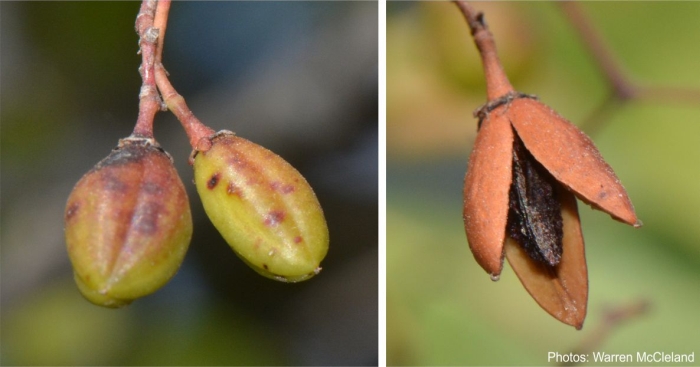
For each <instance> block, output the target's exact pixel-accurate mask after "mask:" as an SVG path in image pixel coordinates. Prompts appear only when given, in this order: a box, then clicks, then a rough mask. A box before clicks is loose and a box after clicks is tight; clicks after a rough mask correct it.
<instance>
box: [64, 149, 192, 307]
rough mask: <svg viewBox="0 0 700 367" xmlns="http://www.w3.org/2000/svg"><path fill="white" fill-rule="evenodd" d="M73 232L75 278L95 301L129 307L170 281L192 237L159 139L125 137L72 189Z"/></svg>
mask: <svg viewBox="0 0 700 367" xmlns="http://www.w3.org/2000/svg"><path fill="white" fill-rule="evenodd" d="M65 236H66V243H67V247H68V254H69V256H70V259H71V262H72V264H73V270H74V275H75V281H76V283H77V284H78V288H79V289H80V291H81V293H82V294H83V296H85V298H87V299H88V300H89V301H91V302H92V303H95V304H97V305H101V306H106V307H121V306H125V305H127V304H129V303H131V302H132V301H133V300H135V299H137V298H140V297H143V296H145V295H148V294H150V293H153V292H155V291H156V290H158V289H159V288H160V287H162V286H163V285H164V284H165V283H166V282H167V281H168V280H170V278H172V276H173V275H175V273H176V272H177V270H178V268H179V267H180V264H181V263H182V260H183V258H184V256H185V253H186V252H187V248H188V246H189V243H190V239H191V237H192V216H191V213H190V207H189V200H188V198H187V193H186V192H185V188H184V185H183V184H182V181H181V180H180V178H179V176H178V175H177V172H176V171H175V167H174V166H173V164H172V159H171V158H170V155H168V154H167V153H166V152H165V151H163V150H162V149H161V148H160V147H159V146H158V144H157V143H156V142H155V141H154V140H153V139H147V138H135V137H129V138H126V139H122V140H120V141H119V146H118V147H117V148H115V149H114V150H113V151H112V152H111V153H110V155H109V156H107V158H105V159H103V160H102V161H101V162H99V163H98V164H97V165H96V166H95V167H94V168H93V169H92V170H90V171H89V172H88V173H87V174H85V176H83V177H82V178H81V179H80V181H79V182H78V183H77V184H76V186H75V188H74V189H73V191H72V193H71V194H70V196H69V198H68V203H67V204H66V211H65Z"/></svg>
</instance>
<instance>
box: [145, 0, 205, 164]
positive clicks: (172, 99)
mask: <svg viewBox="0 0 700 367" xmlns="http://www.w3.org/2000/svg"><path fill="white" fill-rule="evenodd" d="M169 10H170V0H161V1H159V2H158V8H157V9H156V14H155V20H154V25H155V27H157V28H158V29H159V32H160V36H159V37H158V45H157V48H156V49H157V52H156V65H155V81H156V84H157V85H158V90H160V94H161V95H162V96H163V100H164V101H165V104H166V105H167V106H168V109H170V111H171V112H172V113H173V114H174V115H175V117H177V119H178V120H179V121H180V123H181V124H182V127H183V128H184V129H185V132H186V133H187V136H188V137H189V139H190V145H191V146H192V149H194V150H198V151H202V152H206V151H207V150H209V149H210V148H211V140H210V137H211V136H212V135H214V133H215V131H214V130H212V129H211V128H209V127H207V126H206V125H204V124H203V123H202V122H201V121H199V119H198V118H197V117H196V116H195V115H194V113H192V111H191V110H190V109H189V107H187V103H186V102H185V98H183V97H182V96H181V95H180V94H179V93H177V91H176V90H175V88H174V87H173V85H172V84H171V83H170V80H169V79H168V73H167V72H166V71H165V68H164V67H163V63H162V53H163V42H164V39H165V30H166V26H167V23H168V12H169Z"/></svg>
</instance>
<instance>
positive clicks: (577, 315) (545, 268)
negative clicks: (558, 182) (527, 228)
mask: <svg viewBox="0 0 700 367" xmlns="http://www.w3.org/2000/svg"><path fill="white" fill-rule="evenodd" d="M557 197H558V199H559V202H560V204H561V216H562V222H563V239H562V250H563V251H562V257H561V260H560V261H559V263H558V264H557V265H556V266H550V265H548V264H545V263H543V262H540V261H536V260H534V259H532V257H531V256H529V255H528V253H527V252H526V251H525V250H524V249H523V248H522V246H520V244H518V243H517V242H516V241H515V240H513V239H512V238H510V237H509V238H508V239H507V240H506V243H505V255H506V258H507V259H508V262H509V263H510V266H511V267H512V268H513V270H514V271H515V273H516V275H517V276H518V278H519V279H520V282H521V283H522V284H523V286H524V287H525V289H527V291H528V293H530V295H531V296H532V298H534V299H535V301H537V303H538V304H539V305H540V306H541V307H542V308H543V309H544V310H545V311H547V312H548V313H549V314H551V315H552V316H554V317H555V318H556V319H557V320H559V321H561V322H563V323H565V324H568V325H572V326H574V327H576V328H577V329H581V328H582V327H583V321H584V319H585V317H586V305H587V301H588V270H587V266H586V256H585V249H584V243H583V235H582V233H581V222H580V220H579V216H578V209H577V206H576V198H575V197H574V195H573V194H572V193H571V192H569V191H567V190H565V189H564V188H563V187H561V186H560V187H559V190H558V195H557Z"/></svg>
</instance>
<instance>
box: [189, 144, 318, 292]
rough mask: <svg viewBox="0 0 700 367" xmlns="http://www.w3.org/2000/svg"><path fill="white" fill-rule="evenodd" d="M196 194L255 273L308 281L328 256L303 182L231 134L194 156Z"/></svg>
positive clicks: (311, 196)
mask: <svg viewBox="0 0 700 367" xmlns="http://www.w3.org/2000/svg"><path fill="white" fill-rule="evenodd" d="M194 176H195V184H196V185H197V192H198V193H199V196H200V198H201V200H202V204H203V205H204V210H205V211H206V213H207V215H208V216H209V219H211V221H212V223H213V224H214V226H215V227H216V228H217V229H218V230H219V232H220V233H221V235H222V236H223V237H224V239H225V240H226V242H228V244H229V245H230V246H231V248H232V249H233V250H234V251H235V252H236V254H237V255H238V256H239V257H241V258H242V259H243V261H244V262H245V263H246V264H248V265H249V266H250V267H252V268H253V269H254V270H256V271H257V272H258V273H260V274H262V275H264V276H266V277H268V278H272V279H275V280H278V281H282V282H299V281H302V280H306V279H309V278H311V277H313V276H314V275H316V274H318V272H319V271H320V270H321V268H320V263H321V260H323V258H324V257H325V256H326V253H327V252H328V227H327V226H326V220H325V218H324V216H323V211H322V210H321V206H320V204H319V203H318V199H316V195H315V194H314V192H313V190H312V189H311V186H309V184H308V183H307V182H306V180H305V179H304V177H303V176H302V175H301V174H300V173H299V172H298V171H297V170H296V169H294V167H292V166H291V165H290V164H289V163H287V162H286V161H285V160H284V159H282V158H281V157H280V156H278V155H276V154H275V153H273V152H271V151H269V150H267V149H265V148H263V147H261V146H259V145H257V144H255V143H252V142H250V141H248V140H245V139H243V138H239V137H237V136H235V135H234V134H233V133H232V132H230V131H221V132H219V133H217V134H216V135H215V136H214V137H213V138H212V147H211V149H209V150H207V151H206V152H196V153H195V156H194Z"/></svg>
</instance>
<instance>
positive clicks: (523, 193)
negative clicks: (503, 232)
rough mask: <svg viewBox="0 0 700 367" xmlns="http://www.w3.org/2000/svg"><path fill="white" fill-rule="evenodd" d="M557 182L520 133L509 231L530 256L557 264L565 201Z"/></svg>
mask: <svg viewBox="0 0 700 367" xmlns="http://www.w3.org/2000/svg"><path fill="white" fill-rule="evenodd" d="M556 186H557V185H556V181H555V180H554V179H553V178H552V177H551V175H549V173H548V172H547V171H546V170H545V169H544V167H542V166H541V165H540V164H539V163H537V161H536V160H535V159H534V158H533V157H532V155H530V153H529V152H528V151H527V149H525V147H524V146H523V144H522V142H521V141H520V138H518V136H517V134H516V135H515V139H514V141H513V181H512V183H511V188H510V194H509V198H510V200H509V207H510V210H509V212H508V224H507V228H508V235H509V236H510V237H511V238H513V239H514V240H515V241H516V242H517V243H519V244H520V246H522V247H523V248H524V249H525V251H526V252H527V254H528V255H529V256H530V258H532V259H533V260H536V261H539V262H541V263H545V264H548V265H550V266H555V265H557V264H558V263H559V260H560V259H561V254H562V237H563V231H562V218H561V205H560V204H559V201H558V200H557V197H556V195H557V194H556Z"/></svg>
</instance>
